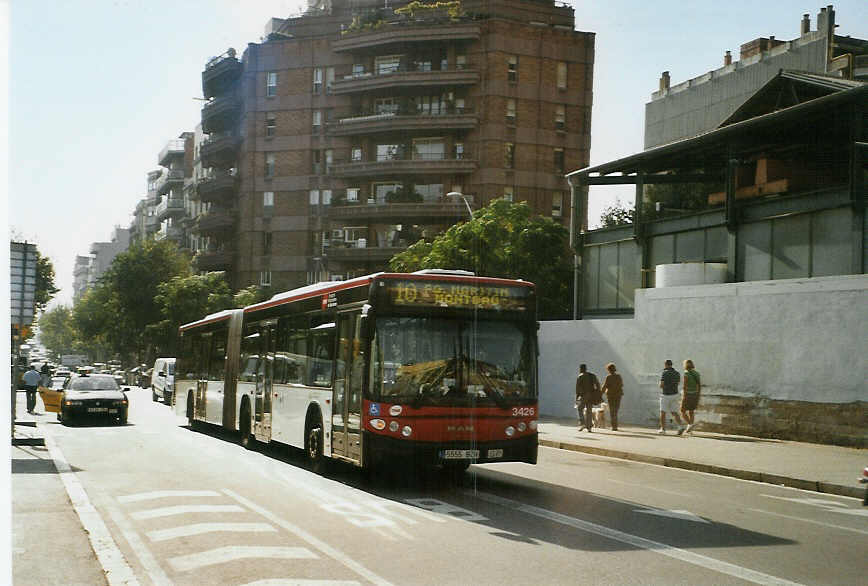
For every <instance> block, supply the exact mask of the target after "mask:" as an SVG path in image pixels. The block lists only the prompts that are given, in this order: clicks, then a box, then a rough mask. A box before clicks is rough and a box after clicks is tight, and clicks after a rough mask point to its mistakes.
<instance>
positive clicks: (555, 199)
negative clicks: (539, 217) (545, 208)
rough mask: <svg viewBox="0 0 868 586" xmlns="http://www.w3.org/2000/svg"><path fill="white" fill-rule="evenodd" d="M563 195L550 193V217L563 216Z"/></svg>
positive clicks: (561, 193) (556, 192) (559, 192)
mask: <svg viewBox="0 0 868 586" xmlns="http://www.w3.org/2000/svg"><path fill="white" fill-rule="evenodd" d="M563 205H564V194H563V192H561V191H555V192H554V193H552V217H553V218H560V217H561V215H562V214H563Z"/></svg>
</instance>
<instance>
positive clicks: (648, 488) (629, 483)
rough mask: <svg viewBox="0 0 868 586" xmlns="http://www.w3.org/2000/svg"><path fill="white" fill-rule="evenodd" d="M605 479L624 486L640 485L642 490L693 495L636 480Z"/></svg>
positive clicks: (676, 494) (684, 495) (675, 494)
mask: <svg viewBox="0 0 868 586" xmlns="http://www.w3.org/2000/svg"><path fill="white" fill-rule="evenodd" d="M606 480H607V481H608V482H614V483H615V484H623V485H625V486H638V487H641V488H642V490H653V491H655V492H662V493H664V494H671V495H674V496H681V497H693V496H694V495H692V494H688V493H686V492H678V491H675V490H666V489H663V488H657V487H656V486H648V485H647V484H640V483H638V482H624V481H623V480H615V479H613V478H607V479H606Z"/></svg>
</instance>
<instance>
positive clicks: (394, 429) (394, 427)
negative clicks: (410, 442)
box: [389, 421, 401, 433]
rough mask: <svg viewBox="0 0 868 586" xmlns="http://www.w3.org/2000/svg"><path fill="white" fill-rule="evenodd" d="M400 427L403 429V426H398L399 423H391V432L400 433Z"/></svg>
mask: <svg viewBox="0 0 868 586" xmlns="http://www.w3.org/2000/svg"><path fill="white" fill-rule="evenodd" d="M399 427H401V426H400V425H398V422H397V421H393V422H391V423H390V424H389V431H391V432H393V433H394V432H396V431H398V428H399Z"/></svg>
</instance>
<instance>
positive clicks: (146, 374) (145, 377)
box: [139, 368, 154, 389]
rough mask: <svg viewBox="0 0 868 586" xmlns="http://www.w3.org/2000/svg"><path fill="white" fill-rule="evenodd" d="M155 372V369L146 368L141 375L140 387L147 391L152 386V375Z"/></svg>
mask: <svg viewBox="0 0 868 586" xmlns="http://www.w3.org/2000/svg"><path fill="white" fill-rule="evenodd" d="M153 372H154V369H153V368H146V369H144V370H142V371H141V374H139V386H140V387H142V388H143V389H147V388H148V387H149V386H151V373H153Z"/></svg>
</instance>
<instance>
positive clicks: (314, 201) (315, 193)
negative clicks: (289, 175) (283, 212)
mask: <svg viewBox="0 0 868 586" xmlns="http://www.w3.org/2000/svg"><path fill="white" fill-rule="evenodd" d="M309 201H310V205H312V206H315V205H319V189H311V190H310V200H309Z"/></svg>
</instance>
